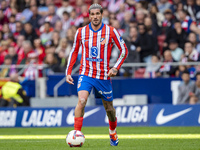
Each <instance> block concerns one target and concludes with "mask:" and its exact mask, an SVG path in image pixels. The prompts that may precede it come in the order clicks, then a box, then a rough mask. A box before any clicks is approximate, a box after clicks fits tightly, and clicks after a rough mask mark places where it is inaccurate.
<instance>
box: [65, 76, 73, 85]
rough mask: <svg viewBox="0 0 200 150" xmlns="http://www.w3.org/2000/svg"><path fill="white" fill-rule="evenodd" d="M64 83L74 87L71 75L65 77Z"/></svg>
mask: <svg viewBox="0 0 200 150" xmlns="http://www.w3.org/2000/svg"><path fill="white" fill-rule="evenodd" d="M66 82H67V83H69V84H73V85H74V80H73V78H72V76H71V75H67V76H66Z"/></svg>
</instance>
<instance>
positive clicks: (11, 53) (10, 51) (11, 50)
mask: <svg viewBox="0 0 200 150" xmlns="http://www.w3.org/2000/svg"><path fill="white" fill-rule="evenodd" d="M8 55H9V56H10V57H11V59H12V61H11V64H16V63H17V58H18V55H17V53H16V51H15V48H14V47H12V46H10V47H9V48H8Z"/></svg>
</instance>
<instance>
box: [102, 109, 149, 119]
mask: <svg viewBox="0 0 200 150" xmlns="http://www.w3.org/2000/svg"><path fill="white" fill-rule="evenodd" d="M115 110H116V117H117V122H118V123H145V122H147V119H148V107H147V106H142V107H141V106H135V107H133V106H130V107H127V106H118V107H116V108H115ZM105 123H108V117H107V115H106V116H105Z"/></svg>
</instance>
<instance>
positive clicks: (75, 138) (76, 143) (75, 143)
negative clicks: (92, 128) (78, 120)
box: [66, 130, 85, 147]
mask: <svg viewBox="0 0 200 150" xmlns="http://www.w3.org/2000/svg"><path fill="white" fill-rule="evenodd" d="M66 142H67V144H68V145H69V146H70V147H81V146H82V145H83V143H84V142H85V136H84V135H83V133H82V132H81V131H78V130H72V131H70V132H69V133H68V135H67V137H66Z"/></svg>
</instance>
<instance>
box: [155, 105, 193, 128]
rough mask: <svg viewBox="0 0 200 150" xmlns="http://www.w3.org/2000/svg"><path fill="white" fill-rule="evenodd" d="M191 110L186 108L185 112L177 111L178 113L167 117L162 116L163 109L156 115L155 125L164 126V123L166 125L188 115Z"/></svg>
mask: <svg viewBox="0 0 200 150" xmlns="http://www.w3.org/2000/svg"><path fill="white" fill-rule="evenodd" d="M191 110H192V108H191V107H190V108H188V109H185V110H182V111H179V112H176V113H172V114H168V115H165V116H164V115H163V113H164V111H165V109H164V108H163V109H161V111H160V112H159V113H158V115H157V117H156V123H157V124H158V125H162V124H165V123H168V122H170V121H172V120H174V119H176V118H178V117H180V116H182V115H184V114H186V113H188V112H189V111H191Z"/></svg>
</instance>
